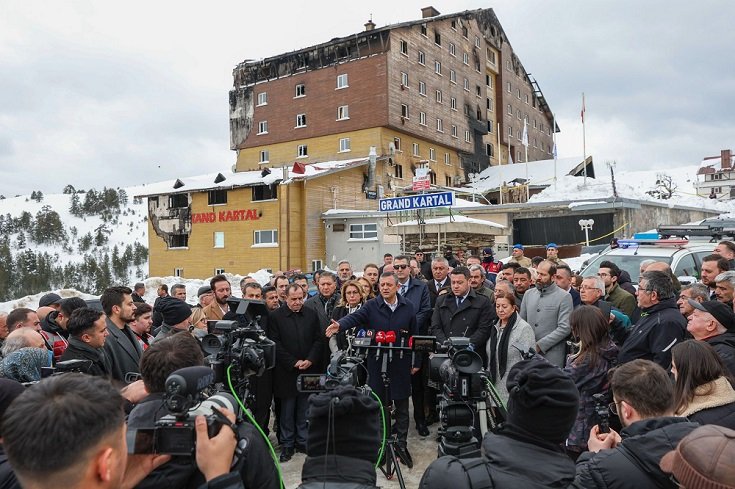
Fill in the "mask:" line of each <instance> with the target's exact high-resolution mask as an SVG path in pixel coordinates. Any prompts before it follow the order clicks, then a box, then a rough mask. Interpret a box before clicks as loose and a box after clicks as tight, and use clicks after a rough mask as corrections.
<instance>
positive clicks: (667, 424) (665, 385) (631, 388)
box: [572, 272, 699, 488]
mask: <svg viewBox="0 0 735 489" xmlns="http://www.w3.org/2000/svg"><path fill="white" fill-rule="evenodd" d="M646 273H649V272H646ZM657 273H658V272H657ZM610 389H611V390H612V393H613V403H611V405H610V410H611V411H612V412H613V414H617V415H618V417H619V418H620V423H621V424H622V425H623V430H622V431H621V432H620V434H618V433H616V432H615V430H612V429H611V430H610V432H609V433H600V430H599V428H598V426H597V425H595V426H593V427H592V429H591V430H590V437H589V440H588V441H587V445H588V447H589V452H584V453H582V455H580V457H579V459H578V460H577V476H576V478H575V479H574V484H573V486H572V487H585V488H589V487H611V488H612V487H621V488H622V487H636V488H646V487H674V485H673V484H672V483H671V481H670V480H669V476H668V474H665V473H664V472H663V471H662V470H661V469H660V467H659V461H660V460H661V457H663V456H664V455H665V454H666V453H667V452H668V451H669V450H674V449H676V445H677V443H679V441H680V440H681V439H682V438H684V437H685V436H686V435H688V434H689V433H690V432H691V431H693V430H694V429H695V428H697V427H698V426H699V424H697V423H691V422H689V421H688V420H687V418H681V417H675V416H674V387H673V385H672V383H671V380H670V379H669V376H668V374H667V373H666V371H665V370H664V369H663V368H662V367H661V366H659V365H657V364H655V363H653V362H652V361H650V360H642V359H637V360H633V361H630V362H628V363H625V364H623V365H620V366H619V367H617V368H616V369H614V370H613V371H612V376H611V379H610ZM595 452H596V453H595Z"/></svg>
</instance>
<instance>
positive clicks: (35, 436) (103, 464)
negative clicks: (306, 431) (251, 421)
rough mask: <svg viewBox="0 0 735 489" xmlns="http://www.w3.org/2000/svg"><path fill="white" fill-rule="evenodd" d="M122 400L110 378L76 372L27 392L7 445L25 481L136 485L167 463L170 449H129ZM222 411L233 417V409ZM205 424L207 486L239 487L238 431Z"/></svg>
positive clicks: (201, 442)
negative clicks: (234, 470) (214, 430)
mask: <svg viewBox="0 0 735 489" xmlns="http://www.w3.org/2000/svg"><path fill="white" fill-rule="evenodd" d="M123 403H124V401H123V398H122V396H120V393H119V392H118V391H117V390H115V389H114V388H113V387H112V386H111V385H110V383H109V382H108V381H106V380H104V379H101V378H90V377H89V376H86V375H82V374H76V373H69V374H64V375H59V376H54V377H51V378H48V379H44V380H43V381H41V382H40V383H39V384H36V385H34V386H32V387H30V388H29V389H28V390H26V391H25V392H24V393H22V394H21V395H20V396H19V397H18V398H17V399H15V401H13V409H9V410H8V411H7V412H6V413H5V417H4V420H3V446H4V448H5V450H6V452H7V454H8V459H9V461H10V464H11V466H12V468H13V470H14V472H15V475H16V476H17V477H18V480H19V481H20V483H21V485H22V486H23V487H24V488H28V489H37V488H38V489H40V488H44V487H63V488H65V489H77V488H78V489H90V488H111V489H117V488H132V487H136V485H137V484H138V482H140V481H141V480H142V479H143V478H144V477H145V476H146V475H147V474H149V473H150V472H151V471H153V470H154V469H156V468H157V467H159V466H160V465H161V464H164V463H166V462H167V461H168V460H169V459H170V457H169V456H168V455H128V453H127V452H128V450H127V443H126V440H125V413H124V411H123ZM29 413H33V416H34V422H32V423H29V422H28V414H29ZM223 414H226V415H228V416H229V420H230V421H233V420H234V415H233V414H232V413H223ZM203 422H204V418H203V417H199V419H197V420H196V430H197V431H196V436H197V443H196V445H197V448H196V463H197V465H198V466H199V469H200V470H201V471H202V473H203V479H202V480H203V482H204V484H203V485H202V489H205V488H212V487H217V488H223V489H225V488H226V489H240V488H242V487H243V484H242V482H241V481H240V480H239V478H238V477H237V476H238V474H230V473H229V472H230V467H229V465H230V460H231V458H232V455H233V454H234V452H235V447H236V443H237V440H236V438H235V437H234V436H233V432H232V431H231V430H229V429H228V428H226V427H224V426H223V428H222V429H221V430H220V432H219V434H217V435H216V436H214V437H213V438H209V436H208V435H207V430H206V423H203ZM227 455H229V457H228V456H227Z"/></svg>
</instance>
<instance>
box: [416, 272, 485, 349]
mask: <svg viewBox="0 0 735 489" xmlns="http://www.w3.org/2000/svg"><path fill="white" fill-rule="evenodd" d="M469 279H470V271H469V270H468V269H467V267H457V268H455V269H454V270H452V273H451V275H450V280H451V287H452V293H451V294H445V295H443V296H441V297H439V298H438V299H437V301H436V307H435V308H434V315H433V316H432V317H431V331H430V333H431V334H432V335H433V336H436V341H437V343H439V344H441V343H444V342H445V341H446V340H447V339H449V338H452V337H456V336H464V337H466V338H469V337H470V336H472V335H473V334H474V333H475V332H476V331H477V330H478V329H480V328H488V327H490V322H491V321H492V303H491V302H490V299H488V298H487V297H486V296H484V295H482V294H477V293H475V291H474V290H473V289H472V287H470V282H469Z"/></svg>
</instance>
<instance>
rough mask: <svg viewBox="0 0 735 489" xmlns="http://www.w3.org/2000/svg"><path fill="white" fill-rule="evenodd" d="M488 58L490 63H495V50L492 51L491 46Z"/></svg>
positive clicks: (488, 50)
mask: <svg viewBox="0 0 735 489" xmlns="http://www.w3.org/2000/svg"><path fill="white" fill-rule="evenodd" d="M486 53H487V60H488V61H489V62H490V64H493V65H494V64H495V63H496V61H495V51H491V50H490V48H487V51H486Z"/></svg>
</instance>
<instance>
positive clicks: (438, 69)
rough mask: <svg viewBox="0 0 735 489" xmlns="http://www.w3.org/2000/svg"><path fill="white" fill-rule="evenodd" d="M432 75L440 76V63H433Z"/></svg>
mask: <svg viewBox="0 0 735 489" xmlns="http://www.w3.org/2000/svg"><path fill="white" fill-rule="evenodd" d="M434 73H436V74H437V75H441V74H442V64H441V62H440V61H434Z"/></svg>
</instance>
